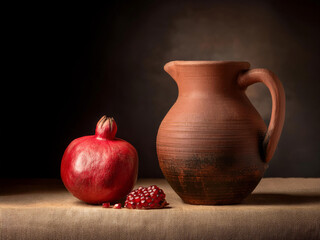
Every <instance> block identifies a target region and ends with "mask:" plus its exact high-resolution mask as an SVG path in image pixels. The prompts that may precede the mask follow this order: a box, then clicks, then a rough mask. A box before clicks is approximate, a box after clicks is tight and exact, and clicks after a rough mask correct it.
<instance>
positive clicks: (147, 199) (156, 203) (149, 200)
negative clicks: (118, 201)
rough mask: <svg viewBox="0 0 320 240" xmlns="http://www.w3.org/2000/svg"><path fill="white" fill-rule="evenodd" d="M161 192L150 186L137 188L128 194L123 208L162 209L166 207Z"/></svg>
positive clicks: (163, 195) (154, 186)
mask: <svg viewBox="0 0 320 240" xmlns="http://www.w3.org/2000/svg"><path fill="white" fill-rule="evenodd" d="M165 197H166V195H165V194H164V192H163V190H162V189H160V188H159V187H157V186H156V185H152V186H149V187H147V188H146V187H139V188H138V189H135V190H133V191H131V193H129V194H128V196H127V199H126V201H125V205H124V206H125V207H126V208H129V209H142V208H143V209H150V208H163V207H165V206H167V205H168V203H167V201H166V199H165Z"/></svg>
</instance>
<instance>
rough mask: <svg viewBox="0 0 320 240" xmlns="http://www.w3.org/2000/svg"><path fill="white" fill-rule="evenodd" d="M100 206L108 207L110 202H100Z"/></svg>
mask: <svg viewBox="0 0 320 240" xmlns="http://www.w3.org/2000/svg"><path fill="white" fill-rule="evenodd" d="M102 207H103V208H109V207H110V203H109V202H105V203H102Z"/></svg>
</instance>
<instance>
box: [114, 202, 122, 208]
mask: <svg viewBox="0 0 320 240" xmlns="http://www.w3.org/2000/svg"><path fill="white" fill-rule="evenodd" d="M113 208H114V209H121V203H116V204H115V205H114V206H113Z"/></svg>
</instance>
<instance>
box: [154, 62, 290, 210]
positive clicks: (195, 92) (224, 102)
mask: <svg viewBox="0 0 320 240" xmlns="http://www.w3.org/2000/svg"><path fill="white" fill-rule="evenodd" d="M249 68H250V64H249V63H248V62H231V61H172V62H169V63H167V64H166V65H165V66H164V69H165V71H166V72H168V73H169V74H170V75H171V77H172V78H173V79H174V80H175V81H176V83H177V85H178V90H179V95H178V98H177V100H176V102H175V104H174V105H173V106H172V107H171V109H170V110H169V112H168V113H167V115H166V116H165V118H164V119H163V121H162V123H161V125H160V127H159V130H158V135H157V154H158V160H159V164H160V167H161V170H162V172H163V174H164V176H165V178H166V179H167V181H168V182H169V184H170V185H171V187H172V188H173V189H174V190H175V191H176V193H177V194H178V195H179V196H180V197H181V198H182V200H183V201H184V202H186V203H190V204H210V205H211V204H235V203H240V202H241V201H242V200H243V199H244V198H245V197H247V196H248V195H249V194H250V193H251V192H252V191H253V190H254V188H255V187H256V186H257V185H258V183H259V181H260V180H261V178H262V176H263V174H264V172H265V170H266V168H267V166H268V162H269V161H270V159H271V158H272V155H273V154H274V151H275V149H276V146H277V144H278V141H279V138H280V134H281V131H282V127H283V123H284V118H285V93H284V90H283V87H282V84H281V82H280V81H279V79H278V78H277V77H276V75H274V74H273V73H272V72H270V71H269V70H266V69H252V70H249ZM257 82H262V83H264V84H265V85H266V86H267V87H268V89H269V91H270V93H271V98H272V112H271V119H270V123H269V126H268V128H267V126H266V125H265V123H264V121H263V119H262V118H261V116H260V115H259V113H258V112H257V110H256V109H255V108H254V106H253V105H252V104H251V102H250V101H249V99H248V97H247V96H246V94H245V90H246V88H247V87H248V86H250V85H251V84H254V83H257Z"/></svg>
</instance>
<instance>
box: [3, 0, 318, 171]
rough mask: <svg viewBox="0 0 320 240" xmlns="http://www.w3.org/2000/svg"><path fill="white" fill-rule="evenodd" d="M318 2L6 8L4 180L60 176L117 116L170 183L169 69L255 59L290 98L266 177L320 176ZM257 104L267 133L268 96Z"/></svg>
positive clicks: (143, 163) (254, 91)
mask: <svg viewBox="0 0 320 240" xmlns="http://www.w3.org/2000/svg"><path fill="white" fill-rule="evenodd" d="M319 10H320V6H319V3H318V2H317V1H301V2H294V1H288V2H281V1H235V0H234V1H228V0H227V1H127V2H124V1H111V3H107V4H103V5H95V4H88V3H86V4H79V3H77V4H71V3H69V4H52V5H51V4H49V3H42V4H40V5H39V4H37V5H36V4H34V5H30V3H28V4H27V5H18V4H17V5H12V6H7V7H6V8H4V12H5V21H4V26H3V29H2V38H3V40H5V44H3V49H4V54H3V60H5V64H4V65H3V71H4V72H3V77H2V87H1V90H2V94H1V104H2V114H1V115H2V117H1V118H2V119H1V121H2V126H1V136H2V138H3V139H4V142H5V144H2V153H3V154H2V156H1V158H0V177H59V176H60V175H59V174H60V173H59V168H60V161H61V157H62V155H63V152H64V149H65V148H66V147H67V145H68V144H69V143H70V142H71V141H72V140H73V139H75V138H77V137H80V136H84V135H89V134H93V133H94V129H95V124H96V122H97V121H98V120H99V118H100V117H101V116H102V115H104V114H106V115H108V116H113V117H114V118H115V119H116V121H117V123H118V134H117V136H118V137H120V138H123V139H125V140H127V141H129V142H131V143H132V144H133V145H134V146H135V147H136V148H137V150H138V153H139V156H140V168H139V176H140V177H161V176H162V174H161V170H160V168H159V166H158V162H157V157H156V151H155V139H156V133H157V129H158V126H159V124H160V122H161V120H162V119H163V117H164V116H165V114H166V112H167V111H168V110H169V108H170V107H171V105H172V104H173V103H174V101H175V99H176V97H177V86H176V84H175V83H174V81H173V80H172V79H171V78H170V77H169V75H167V74H166V73H165V72H164V71H163V65H164V64H165V63H166V62H168V61H170V60H178V59H179V60H246V61H249V62H250V63H251V65H252V68H256V67H264V68H268V69H270V70H272V71H273V72H274V73H276V74H277V75H278V77H279V78H280V80H281V81H282V83H283V85H284V88H285V91H286V99H287V109H286V122H285V126H284V129H283V134H282V137H281V139H280V143H279V145H278V149H277V152H276V154H275V155H274V158H273V159H272V161H271V163H270V167H269V169H268V170H267V172H266V176H270V177H271V176H273V177H274V176H283V177H289V176H292V177H320V148H319V144H320V138H319V136H320V135H319V133H320V131H319V122H320V113H319V103H320V97H319V95H320V94H319V93H320V91H319V90H320V89H319V87H320V79H319V68H320V65H319V64H320V62H319V57H320V56H319V53H320V51H319V43H320V24H319V23H320V21H319V20H320V19H319V13H320V11H319ZM248 95H249V97H250V99H251V100H252V102H253V103H254V105H255V106H256V107H257V109H258V110H259V112H260V113H261V115H262V117H263V118H264V120H265V121H266V123H268V121H269V117H270V112H271V100H270V96H269V93H268V91H267V89H266V87H264V86H263V85H260V84H256V85H254V86H252V87H250V88H249V89H248Z"/></svg>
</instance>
